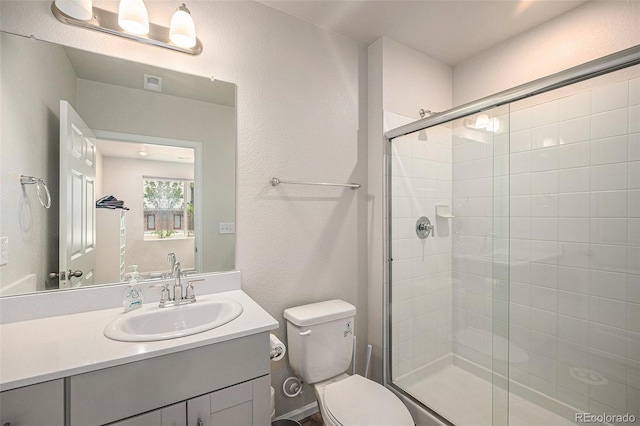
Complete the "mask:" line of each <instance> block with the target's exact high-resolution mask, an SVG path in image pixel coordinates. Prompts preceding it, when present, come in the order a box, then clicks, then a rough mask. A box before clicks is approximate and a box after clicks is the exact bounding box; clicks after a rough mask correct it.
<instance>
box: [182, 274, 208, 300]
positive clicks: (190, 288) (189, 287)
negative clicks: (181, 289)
mask: <svg viewBox="0 0 640 426" xmlns="http://www.w3.org/2000/svg"><path fill="white" fill-rule="evenodd" d="M200 281H204V279H200V280H193V281H189V282H188V284H187V289H186V290H185V293H186V295H185V296H184V298H185V299H189V300H193V301H194V302H195V301H196V293H195V290H194V288H193V283H198V282H200Z"/></svg>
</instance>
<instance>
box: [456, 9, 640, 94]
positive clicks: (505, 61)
mask: <svg viewBox="0 0 640 426" xmlns="http://www.w3.org/2000/svg"><path fill="white" fill-rule="evenodd" d="M638 43H640V2H638V1H634V0H621V1H600V0H593V1H590V2H587V3H585V4H584V5H582V6H580V7H577V8H575V9H574V10H572V11H570V12H567V13H565V14H563V15H560V16H558V17H556V18H555V19H552V20H550V21H548V22H546V23H544V24H542V25H539V26H537V27H535V28H533V29H532V30H530V31H527V32H525V33H522V34H521V35H519V36H516V37H513V38H512V39H510V40H508V41H506V42H504V43H500V44H499V45H497V46H495V47H492V48H490V49H487V50H486V51H484V52H481V53H480V54H478V55H476V56H474V57H472V58H470V59H467V60H465V61H463V62H461V63H459V64H457V65H456V66H455V67H454V73H453V101H454V102H453V103H454V105H461V104H464V103H466V102H471V101H473V100H475V99H479V98H482V97H484V96H489V95H491V94H493V93H497V92H499V91H501V90H506V89H509V88H511V87H514V86H517V85H519V84H523V83H526V82H528V81H532V80H535V79H537V78H541V77H544V76H547V75H550V74H553V73H556V72H559V71H562V70H564V69H567V68H571V67H573V66H576V65H580V64H582V63H585V62H588V61H591V60H594V59H597V58H600V57H602V56H605V55H608V54H610V53H614V52H617V51H620V50H623V49H626V48H629V47H632V46H635V45H637V44H638Z"/></svg>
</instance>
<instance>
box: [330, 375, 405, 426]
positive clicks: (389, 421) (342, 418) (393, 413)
mask: <svg viewBox="0 0 640 426" xmlns="http://www.w3.org/2000/svg"><path fill="white" fill-rule="evenodd" d="M324 400H325V408H326V409H327V410H328V411H329V413H330V414H331V415H332V416H333V417H334V418H335V420H336V421H338V422H340V424H341V425H345V426H356V425H362V426H374V425H375V426H405V425H406V426H413V425H414V423H413V419H412V418H411V414H409V410H407V407H405V406H404V404H403V403H402V401H400V399H399V398H398V397H397V396H395V395H394V394H393V393H392V392H391V391H390V390H389V389H387V388H385V387H384V386H382V385H380V384H378V383H376V382H374V381H371V380H368V379H365V378H364V377H362V376H359V375H353V376H350V377H349V378H347V379H344V380H341V381H339V382H336V383H332V384H330V385H328V386H327V387H325V389H324Z"/></svg>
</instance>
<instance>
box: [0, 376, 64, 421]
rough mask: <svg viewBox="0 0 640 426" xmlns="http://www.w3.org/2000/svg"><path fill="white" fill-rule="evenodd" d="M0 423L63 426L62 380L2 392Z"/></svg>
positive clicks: (0, 395) (0, 394) (0, 398)
mask: <svg viewBox="0 0 640 426" xmlns="http://www.w3.org/2000/svg"><path fill="white" fill-rule="evenodd" d="M0 407H1V410H0V424H1V425H4V424H5V423H9V424H11V425H20V426H42V425H47V426H63V425H64V382H63V380H62V379H60V380H53V381H51V382H44V383H39V384H37V385H33V386H25V387H23V388H18V389H13V390H9V391H4V392H2V393H0Z"/></svg>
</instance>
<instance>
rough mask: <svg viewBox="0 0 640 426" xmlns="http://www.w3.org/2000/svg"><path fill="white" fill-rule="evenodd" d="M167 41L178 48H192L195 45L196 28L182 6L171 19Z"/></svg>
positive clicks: (187, 10)
mask: <svg viewBox="0 0 640 426" xmlns="http://www.w3.org/2000/svg"><path fill="white" fill-rule="evenodd" d="M169 39H170V40H171V42H172V43H173V44H175V45H178V46H180V47H193V46H195V45H196V26H195V24H194V23H193V18H191V13H189V9H187V7H186V6H185V5H184V4H183V5H182V6H180V7H179V8H178V10H176V12H175V13H174V14H173V16H172V17H171V24H170V26H169Z"/></svg>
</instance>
